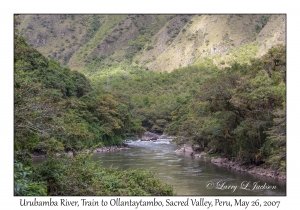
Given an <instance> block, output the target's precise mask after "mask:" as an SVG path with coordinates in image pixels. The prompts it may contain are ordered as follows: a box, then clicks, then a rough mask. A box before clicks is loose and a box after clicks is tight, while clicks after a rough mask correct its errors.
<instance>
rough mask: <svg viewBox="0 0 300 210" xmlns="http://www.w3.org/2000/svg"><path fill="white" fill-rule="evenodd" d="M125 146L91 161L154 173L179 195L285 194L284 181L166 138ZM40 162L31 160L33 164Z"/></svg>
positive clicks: (129, 143)
mask: <svg viewBox="0 0 300 210" xmlns="http://www.w3.org/2000/svg"><path fill="white" fill-rule="evenodd" d="M126 143H127V144H128V145H129V147H130V148H131V149H128V150H119V151H113V152H100V153H95V154H94V155H93V156H92V159H93V160H95V161H100V164H101V165H102V166H103V167H107V168H108V167H114V168H117V169H129V168H130V169H137V168H143V169H146V170H150V171H153V172H155V174H156V175H155V176H156V177H158V178H159V179H160V180H161V181H162V182H164V183H167V184H169V185H171V186H173V189H174V190H175V192H176V193H177V195H182V196H184V195H190V196H203V195H210V196H213V195H226V196H237V195H248V196H254V195H255V196H256V195H259V196H264V195H270V196H275V195H278V196H285V195H286V182H285V181H283V180H278V179H273V178H270V177H264V176H260V175H253V174H249V173H247V172H239V171H235V170H231V169H228V168H226V167H222V166H217V165H214V164H212V163H211V161H210V158H203V157H201V158H198V157H192V156H190V155H188V154H187V155H186V154H184V153H176V152H175V150H176V149H178V147H177V146H176V145H175V144H173V143H170V140H169V139H159V140H157V141H155V142H152V141H140V140H137V141H130V140H129V141H126ZM41 161H43V160H42V159H35V160H34V162H35V163H38V162H41ZM254 186H255V187H254ZM257 188H260V189H257Z"/></svg>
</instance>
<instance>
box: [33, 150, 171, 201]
mask: <svg viewBox="0 0 300 210" xmlns="http://www.w3.org/2000/svg"><path fill="white" fill-rule="evenodd" d="M36 173H37V176H36V179H37V180H38V181H42V182H46V183H47V189H48V192H49V195H59V196H65V195H67V196H109V195H111V196H122V195H126V196H128V195H129V196H136V195H138V196H149V195H153V196H155V195H156V196H160V195H165V196H167V195H174V192H173V189H172V188H171V187H170V186H168V185H165V184H163V183H161V182H160V181H159V180H158V179H157V178H155V176H154V174H153V173H152V172H149V171H144V170H141V169H137V170H124V171H120V170H116V169H113V168H109V169H104V168H102V167H101V166H100V163H97V162H95V161H91V160H90V156H88V155H78V156H76V157H75V158H66V159H48V160H47V161H45V162H44V163H42V164H41V165H39V166H38V168H37V171H36Z"/></svg>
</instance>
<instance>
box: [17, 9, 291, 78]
mask: <svg viewBox="0 0 300 210" xmlns="http://www.w3.org/2000/svg"><path fill="white" fill-rule="evenodd" d="M20 20H21V24H20V26H19V30H20V33H21V35H23V36H24V37H25V39H26V40H27V42H29V43H30V45H31V46H33V47H35V48H37V49H38V50H39V51H40V52H42V53H43V54H44V55H46V56H47V57H48V58H51V59H56V60H59V61H60V63H61V64H62V65H68V66H70V68H71V69H75V70H82V71H83V72H89V73H93V72H96V71H99V70H102V69H103V68H105V67H107V66H119V65H123V64H126V65H132V66H138V67H140V68H143V69H147V70H148V69H149V70H155V71H168V72H170V71H172V70H173V69H176V68H179V67H185V66H188V65H190V64H197V63H200V62H202V61H204V60H205V59H212V60H213V62H214V63H215V64H216V65H217V66H219V67H226V66H230V65H231V64H232V62H234V61H237V62H248V61H249V58H253V57H260V56H262V55H263V54H265V53H266V52H267V50H268V49H270V48H271V47H272V46H275V45H277V44H285V40H286V37H285V34H286V27H285V25H286V24H285V23H286V16H285V15H269V14H268V15H262V14H259V15H230V14H224V15H207V14H202V15H201V14H199V15H195V14H193V15H188V14H184V15H155V14H147V15H132V14H128V15H123V14H122V15H20Z"/></svg>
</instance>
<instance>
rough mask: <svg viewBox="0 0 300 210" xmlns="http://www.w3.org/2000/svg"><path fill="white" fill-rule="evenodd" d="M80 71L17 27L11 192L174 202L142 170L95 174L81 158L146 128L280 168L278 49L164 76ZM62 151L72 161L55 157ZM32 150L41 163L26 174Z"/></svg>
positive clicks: (282, 68) (282, 107)
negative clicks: (47, 52)
mask: <svg viewBox="0 0 300 210" xmlns="http://www.w3.org/2000/svg"><path fill="white" fill-rule="evenodd" d="M15 24H18V21H15ZM93 65H94V64H93ZM83 72H85V71H83ZM85 73H86V75H84V74H83V73H80V72H78V71H74V70H71V69H70V68H69V67H67V66H65V67H63V66H61V65H60V64H59V63H58V62H56V61H54V60H49V59H48V58H46V57H45V56H44V55H42V54H41V53H40V52H39V51H38V50H36V49H34V48H32V47H30V46H29V45H28V44H27V42H26V41H25V39H24V38H23V37H22V36H20V35H19V32H18V30H17V29H16V30H15V33H14V156H15V158H14V159H15V177H14V178H15V195H172V194H174V192H173V191H172V188H171V187H169V186H167V185H164V184H162V183H160V182H159V181H158V180H156V179H155V178H154V175H153V174H152V173H150V172H146V171H144V172H139V171H134V170H133V171H130V170H128V171H123V172H122V171H121V172H120V171H116V170H113V169H103V168H101V167H99V165H97V164H96V163H92V162H90V161H89V155H83V154H81V152H82V151H85V150H92V149H93V148H96V147H101V146H112V145H122V144H123V140H124V139H126V138H128V137H135V138H138V137H140V136H141V135H142V134H143V133H144V132H145V131H151V132H154V133H157V134H163V133H164V134H168V135H174V136H176V138H175V139H174V142H175V143H177V144H179V145H180V144H191V145H193V147H194V148H195V149H196V150H198V151H205V152H208V151H213V152H214V153H217V154H218V155H221V156H223V157H227V158H229V159H231V160H236V161H240V162H243V163H245V164H254V165H261V164H265V166H266V167H272V168H274V169H276V170H278V171H285V169H286V47H285V45H277V46H274V47H272V48H271V49H269V50H268V52H267V53H266V54H265V55H263V56H262V57H260V58H251V59H250V61H249V62H240V63H237V62H235V63H232V65H230V66H229V67H223V68H220V67H219V66H217V65H215V62H214V61H213V60H212V59H205V60H204V61H203V62H200V63H198V64H194V65H190V66H187V67H183V68H178V69H175V70H173V71H172V72H170V73H167V72H155V71H149V70H145V69H144V68H142V67H139V66H134V65H129V64H128V63H124V64H118V65H115V66H114V65H110V66H105V69H104V70H102V71H99V72H93V73H92V74H91V73H89V72H85ZM68 151H72V152H74V153H75V154H77V155H76V156H75V157H74V158H66V159H57V158H54V156H55V155H56V154H58V153H60V154H64V153H66V152H68ZM31 153H44V154H47V155H48V160H47V161H46V162H45V163H43V164H41V165H40V166H39V167H37V168H34V167H33V166H32V163H31V156H30V154H31ZM132 186H133V187H132Z"/></svg>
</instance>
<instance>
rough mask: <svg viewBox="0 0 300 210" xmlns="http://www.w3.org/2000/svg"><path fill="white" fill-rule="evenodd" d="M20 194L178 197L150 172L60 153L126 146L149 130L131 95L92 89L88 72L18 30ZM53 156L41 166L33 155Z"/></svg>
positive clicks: (16, 134)
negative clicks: (48, 53) (52, 56)
mask: <svg viewBox="0 0 300 210" xmlns="http://www.w3.org/2000/svg"><path fill="white" fill-rule="evenodd" d="M14 44H15V45H14V170H15V172H14V185H15V187H14V194H15V195H172V194H173V190H172V188H171V187H169V186H167V185H164V184H162V183H160V181H159V180H157V179H156V178H154V174H152V173H151V172H148V171H137V170H127V171H121V172H120V171H117V170H113V169H104V168H101V167H99V163H98V164H96V163H94V162H91V161H90V160H89V158H90V155H85V154H78V155H76V157H74V158H67V157H66V158H64V159H57V158H55V154H57V153H64V152H67V151H73V152H75V154H76V152H78V153H79V152H82V151H83V150H84V149H92V148H95V147H99V146H104V145H120V144H122V143H123V139H124V138H125V137H126V135H128V134H133V135H138V134H140V133H141V132H143V131H144V128H143V127H142V126H141V124H140V123H139V122H137V121H135V120H133V119H132V116H131V113H130V109H129V104H128V101H126V100H125V99H123V98H122V97H116V96H114V95H113V94H111V93H108V92H106V91H103V90H101V89H92V87H91V85H90V82H89V80H88V79H87V78H86V77H85V76H84V75H83V74H81V73H79V72H76V71H71V70H70V69H68V68H63V67H61V66H60V65H59V64H58V63H57V62H55V61H52V60H48V59H47V58H45V57H44V56H43V55H42V54H41V53H39V52H38V51H37V50H35V49H33V48H31V47H29V46H28V45H27V44H26V42H25V39H24V38H23V37H21V36H19V35H18V32H17V31H15V35H14ZM33 152H38V153H45V154H47V155H48V159H47V161H45V162H44V163H43V164H41V165H40V166H38V167H36V168H34V167H33V165H32V160H31V156H30V153H33Z"/></svg>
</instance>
